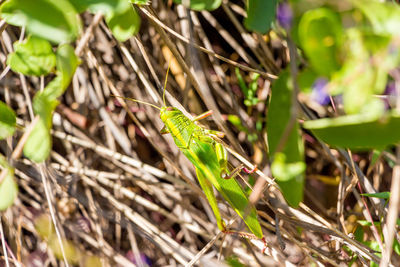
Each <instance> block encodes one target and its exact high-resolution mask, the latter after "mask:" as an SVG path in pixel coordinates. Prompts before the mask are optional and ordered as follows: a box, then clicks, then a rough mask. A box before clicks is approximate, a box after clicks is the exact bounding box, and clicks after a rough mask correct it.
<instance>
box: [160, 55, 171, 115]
mask: <svg viewBox="0 0 400 267" xmlns="http://www.w3.org/2000/svg"><path fill="white" fill-rule="evenodd" d="M170 67H171V61H169V62H168V69H167V74H165V82H164V89H163V95H162V99H163V103H164V107H166V106H167V105H166V104H165V88H167V80H168V73H169V68H170Z"/></svg>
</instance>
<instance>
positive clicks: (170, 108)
mask: <svg viewBox="0 0 400 267" xmlns="http://www.w3.org/2000/svg"><path fill="white" fill-rule="evenodd" d="M165 110H166V111H173V110H174V108H173V107H167V108H166V109H165Z"/></svg>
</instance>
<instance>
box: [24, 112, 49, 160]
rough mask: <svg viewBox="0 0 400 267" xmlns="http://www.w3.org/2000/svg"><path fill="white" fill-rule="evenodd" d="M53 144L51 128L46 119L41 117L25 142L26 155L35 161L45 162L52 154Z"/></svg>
mask: <svg viewBox="0 0 400 267" xmlns="http://www.w3.org/2000/svg"><path fill="white" fill-rule="evenodd" d="M51 145H52V141H51V136H50V130H49V128H47V127H46V123H45V121H44V120H43V119H40V120H39V121H38V123H37V124H36V125H35V128H33V130H32V132H31V134H30V135H29V137H28V140H27V141H26V143H25V146H24V155H25V156H26V157H27V158H29V159H31V160H32V161H34V162H37V163H40V162H43V161H45V160H46V159H47V157H48V156H49V154H50V150H51Z"/></svg>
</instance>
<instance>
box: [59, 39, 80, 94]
mask: <svg viewBox="0 0 400 267" xmlns="http://www.w3.org/2000/svg"><path fill="white" fill-rule="evenodd" d="M79 63H80V60H79V58H78V57H77V56H76V55H75V52H74V48H73V47H72V46H71V45H69V44H64V45H61V46H59V47H58V49H57V75H60V76H61V77H62V88H63V89H66V88H67V87H68V85H69V84H70V82H71V80H72V77H73V76H74V73H75V70H76V68H77V67H78V65H79ZM62 93H63V92H61V93H60V94H59V95H57V96H56V97H58V96H60V95H61V94H62Z"/></svg>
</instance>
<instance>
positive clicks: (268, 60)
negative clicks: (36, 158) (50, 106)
mask: <svg viewBox="0 0 400 267" xmlns="http://www.w3.org/2000/svg"><path fill="white" fill-rule="evenodd" d="M140 14H141V17H142V26H141V30H140V32H139V34H138V35H137V36H136V37H134V38H131V39H130V40H129V41H127V42H125V43H123V44H122V43H119V42H117V41H116V40H115V39H114V38H113V37H112V35H111V33H110V32H109V30H108V29H107V27H106V25H105V24H104V23H103V21H102V16H101V15H100V14H99V15H96V16H92V15H89V14H85V15H83V18H84V21H85V24H86V25H85V27H84V31H83V34H82V37H81V38H80V40H79V41H78V42H77V45H76V47H77V48H76V53H77V54H79V55H80V58H81V60H82V63H81V65H80V66H79V68H78V69H77V71H76V74H75V76H74V79H73V82H72V84H71V86H70V87H69V89H68V90H67V92H66V93H65V94H64V95H63V97H62V98H61V99H60V101H61V103H62V104H61V105H60V106H59V107H58V108H57V111H56V113H55V114H54V118H53V132H52V134H53V150H52V152H51V157H50V158H49V159H48V161H47V162H46V163H44V164H40V165H37V164H33V163H32V162H30V161H28V160H27V159H24V158H23V157H22V158H20V159H19V160H16V161H15V162H14V166H15V167H16V172H15V174H16V177H17V181H18V185H19V190H20V192H19V197H18V199H17V200H16V202H15V204H14V206H13V207H12V208H9V209H8V210H7V211H6V212H4V213H2V214H1V225H2V229H3V232H4V236H5V239H6V240H7V251H8V257H9V259H10V260H9V263H10V264H11V265H13V264H14V265H15V266H18V265H17V264H16V261H17V262H22V263H23V264H24V266H30V267H33V266H65V265H66V264H65V262H64V261H63V260H62V259H61V260H60V259H57V257H56V256H55V254H57V253H55V252H54V251H51V250H50V249H48V242H50V241H49V240H45V239H43V238H42V237H41V234H40V233H38V227H37V225H36V228H35V224H37V220H38V218H43V215H46V216H50V214H52V216H54V219H55V221H56V229H57V230H58V231H59V233H58V234H59V236H60V237H61V239H62V240H68V241H69V242H70V243H69V244H73V246H74V249H75V250H77V251H79V252H81V253H85V254H87V255H94V256H97V257H99V258H101V261H102V262H103V264H104V266H117V265H118V266H134V265H137V266H146V265H150V266H175V265H186V266H191V265H201V266H223V265H224V264H227V259H229V260H230V261H231V262H232V261H234V260H235V259H236V260H239V261H240V262H241V263H243V264H244V265H246V266H258V265H260V266H281V265H286V266H293V265H296V266H309V265H311V264H317V265H319V266H323V265H331V266H344V265H346V263H348V262H349V261H350V260H351V258H350V256H349V254H348V252H347V251H346V250H345V249H344V245H345V246H346V247H347V248H349V249H350V250H351V251H353V252H355V253H356V254H357V255H359V257H358V260H357V261H356V264H358V266H362V265H365V264H367V262H368V261H370V260H373V261H376V262H379V259H378V257H377V256H376V255H375V254H374V251H372V250H371V249H370V248H369V247H367V246H365V245H363V244H361V243H359V242H357V241H355V240H354V239H353V238H352V236H351V234H352V233H353V231H354V229H355V227H356V220H357V219H363V220H370V218H373V219H376V218H380V217H381V216H383V215H385V214H386V212H387V208H385V206H384V205H383V204H384V203H383V201H381V200H379V199H376V198H369V199H366V198H363V197H361V196H360V191H361V192H363V193H365V192H367V193H374V192H377V191H389V188H390V180H391V168H390V167H389V165H388V164H387V163H386V161H385V160H378V161H377V163H376V164H374V165H371V164H370V155H367V154H353V155H352V154H351V153H350V152H349V151H345V150H331V149H329V148H328V147H327V146H326V145H324V144H321V143H319V142H318V141H317V140H315V139H314V138H313V137H312V136H311V135H310V134H309V133H307V132H304V140H305V142H306V146H307V147H306V156H307V164H308V167H307V186H306V189H305V201H304V203H302V204H301V205H300V207H299V208H298V209H292V208H290V207H289V206H288V205H287V204H286V202H285V201H284V200H283V198H282V196H281V194H280V193H279V190H278V189H277V187H276V184H275V182H274V181H273V179H272V178H271V177H270V175H269V173H270V172H269V167H268V154H267V152H266V151H267V145H266V144H267V142H266V133H265V132H264V131H259V130H257V127H260V126H257V125H256V124H257V122H261V128H262V129H264V128H265V117H266V113H267V112H268V111H267V109H266V105H267V101H268V94H269V89H270V85H271V82H273V80H274V79H275V78H276V75H278V74H279V71H280V70H281V69H282V68H284V67H286V66H287V65H288V62H289V48H288V42H287V41H286V40H285V39H284V38H283V37H282V36H280V35H279V34H276V33H275V32H272V33H271V34H269V35H267V36H261V35H258V34H254V33H248V32H247V31H245V30H244V28H243V26H242V24H241V21H242V19H243V14H244V10H243V8H242V7H241V6H239V5H237V4H234V3H224V4H223V5H222V7H221V8H220V9H218V11H216V12H212V13H210V12H206V11H203V12H190V11H188V10H187V9H185V8H183V7H182V6H176V5H172V6H171V5H165V3H164V2H163V1H153V3H152V5H151V7H150V6H149V7H142V8H140ZM2 29H3V32H2V39H1V44H2V47H1V54H0V58H1V61H2V63H3V69H4V70H3V72H2V74H1V80H0V83H1V89H0V96H1V98H2V99H4V100H5V102H6V103H7V104H8V105H9V106H11V107H13V108H14V110H16V112H17V116H18V118H19V121H18V123H19V124H20V126H21V127H24V126H27V125H29V123H30V121H31V119H32V116H30V114H31V112H30V111H31V110H32V107H31V97H32V96H33V95H34V93H35V92H36V91H37V90H40V89H41V88H43V86H44V84H46V82H47V78H46V79H44V78H41V79H37V78H32V77H24V76H22V75H17V74H15V73H13V72H12V71H9V70H8V69H7V68H6V67H5V66H6V65H5V63H4V62H5V60H6V57H7V54H8V53H10V52H11V51H12V43H13V42H14V41H16V40H18V39H19V38H20V36H21V35H22V36H23V35H24V32H21V31H20V29H19V28H15V27H12V26H7V27H5V28H2ZM168 62H171V71H170V73H171V74H170V76H169V78H168V84H167V94H166V99H167V101H168V102H169V103H170V104H171V105H173V106H176V107H180V108H184V109H185V110H186V111H187V112H189V113H190V114H200V113H202V112H204V111H206V110H212V111H213V112H214V113H213V116H212V120H206V121H203V122H202V124H204V125H206V127H208V128H210V129H219V130H221V131H223V132H225V133H226V138H225V139H224V140H225V142H226V143H227V144H228V146H229V147H230V151H231V152H232V153H231V155H230V163H231V166H238V165H239V164H241V163H244V164H245V165H247V166H248V167H250V168H251V167H252V166H253V164H257V166H259V169H260V170H259V171H258V172H257V174H256V175H253V177H254V178H256V180H257V182H256V183H255V185H254V187H255V190H254V192H253V194H252V195H251V199H253V200H254V201H256V203H257V209H258V211H259V217H260V220H261V222H262V226H263V231H264V234H265V237H266V241H267V249H266V251H265V254H262V253H261V251H262V248H263V243H262V242H261V241H260V240H250V239H246V238H242V237H239V236H237V235H224V234H223V233H221V232H220V231H219V230H218V228H217V225H216V223H215V219H214V215H213V213H212V211H211V209H210V207H209V205H208V203H207V201H206V199H205V197H204V193H203V192H202V191H201V189H200V187H199V186H198V185H197V180H196V177H195V173H194V169H193V166H192V165H191V164H190V162H189V161H188V160H187V159H186V158H185V157H184V156H183V154H182V153H181V152H180V151H179V149H178V148H177V147H176V146H175V144H174V143H173V140H172V138H171V137H170V136H168V135H160V134H159V130H160V129H161V128H162V126H163V125H162V122H161V120H160V119H159V116H158V111H157V110H155V109H153V108H152V107H149V106H145V105H140V104H139V105H138V104H136V103H132V102H127V101H124V100H121V99H116V98H115V97H113V96H112V95H122V96H126V97H133V98H135V99H140V100H142V101H146V102H150V103H154V104H155V105H158V106H160V105H162V88H163V83H164V78H165V74H166V69H167V66H168ZM235 67H238V68H239V69H240V70H241V71H242V75H243V76H244V77H245V78H246V79H249V75H250V73H251V72H257V73H260V74H261V78H260V80H259V90H258V98H259V99H260V100H262V101H261V102H260V103H258V104H257V105H256V106H255V107H254V108H252V109H248V108H247V107H245V106H244V105H243V95H242V93H241V91H240V89H239V87H238V85H237V79H236V76H235V71H234V70H235ZM303 108H305V109H306V111H305V114H314V113H313V112H310V109H309V108H307V106H303ZM307 112H309V113H307ZM328 112H329V111H328ZM227 115H236V116H237V117H238V118H240V120H241V122H242V123H243V128H245V129H247V131H248V132H247V133H246V132H245V131H243V129H238V128H236V127H234V126H233V125H232V124H231V123H230V122H229V121H228V120H227ZM305 116H306V115H305ZM249 135H254V136H255V137H256V141H254V142H249V141H248V138H247V137H248V136H249ZM21 136H22V131H20V132H19V133H18V134H17V135H16V136H14V138H12V139H11V138H9V139H8V140H7V141H6V142H1V143H0V145H1V151H2V153H3V154H4V155H10V154H11V153H12V152H13V150H14V148H15V145H16V144H17V142H18V140H19V138H20V137H21ZM391 156H392V155H387V157H391ZM242 178H243V179H245V180H247V179H248V177H242ZM0 197H1V196H0ZM220 208H221V210H222V211H223V213H224V217H225V218H226V219H227V220H228V221H229V222H231V224H230V227H231V228H232V229H235V230H241V231H246V230H245V228H244V225H243V223H242V222H241V220H239V219H238V218H237V216H235V213H234V212H233V211H232V210H231V209H230V207H229V205H227V203H225V202H224V201H222V199H221V202H220ZM371 229H372V230H371V231H370V232H369V235H370V236H371V239H373V238H378V240H380V239H381V237H380V236H379V234H378V232H377V230H376V228H375V230H374V228H371ZM383 233H384V234H385V231H383ZM386 234H389V233H386ZM392 234H393V233H392ZM1 254H2V255H4V254H3V251H2V252H1ZM135 256H137V257H136V259H134V258H135ZM35 260H36V261H35ZM398 262H399V261H398V259H397V263H398ZM78 263H79V264H80V265H81V266H85V264H86V266H90V265H88V264H87V263H84V262H83V260H82V259H79V260H77V261H76V264H78ZM0 266H5V261H4V257H3V261H0Z"/></svg>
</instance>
